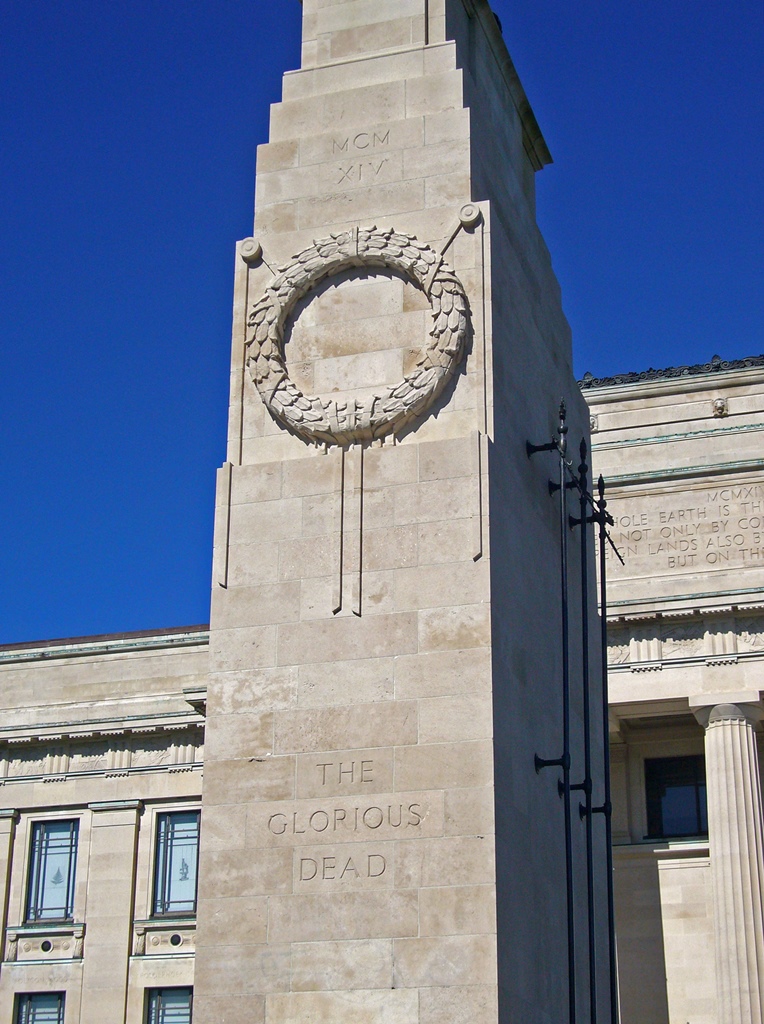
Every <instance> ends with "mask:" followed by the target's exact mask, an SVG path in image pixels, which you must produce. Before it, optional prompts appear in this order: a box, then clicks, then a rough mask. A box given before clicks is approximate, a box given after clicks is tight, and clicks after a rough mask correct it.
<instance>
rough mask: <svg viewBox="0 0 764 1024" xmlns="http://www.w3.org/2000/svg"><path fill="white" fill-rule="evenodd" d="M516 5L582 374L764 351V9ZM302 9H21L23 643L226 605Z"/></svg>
mask: <svg viewBox="0 0 764 1024" xmlns="http://www.w3.org/2000/svg"><path fill="white" fill-rule="evenodd" d="M381 2H382V0H381ZM494 7H495V9H496V11H497V13H498V14H499V16H500V18H501V20H502V22H503V26H504V35H505V38H506V40H507V44H508V46H509V50H510V52H511V54H512V56H513V58H514V61H515V63H516V65H517V68H518V71H519V72H520V75H521V78H522V80H523V83H524V85H525V88H526V91H527V93H528V95H529V98H530V100H531V103H532V105H533V107H534V110H535V113H536V116H537V118H538V120H539V122H540V124H541V127H542V130H543V131H544V134H545V136H546V139H547V142H548V143H549V146H550V149H551V151H552V154H553V156H554V158H555V163H554V164H553V165H552V166H551V167H548V168H547V169H545V170H544V171H543V172H541V174H540V175H539V176H538V179H537V181H538V193H539V220H540V223H541V226H542V230H543V231H544V234H545V236H546V239H547V242H548V244H549V248H550V250H551V252H552V255H553V259H554V263H555V267H556V270H557V273H558V276H559V277H560V280H561V282H562V287H563V299H564V303H565V307H566V310H567V313H568V317H569V319H570V321H571V324H572V326H573V332H574V339H575V351H576V369H577V372H578V373H579V374H582V373H583V372H584V371H585V370H591V371H593V372H594V373H595V374H597V375H602V374H608V373H613V372H618V371H624V370H631V369H642V368H644V367H646V366H649V365H653V366H666V365H672V364H677V363H687V362H698V361H705V360H707V359H709V358H710V357H711V355H712V354H713V353H715V352H718V353H719V354H721V355H722V356H723V357H724V358H735V357H739V356H743V355H748V354H754V353H756V354H758V353H760V352H763V351H764V330H763V328H762V320H763V317H762V313H763V308H762V307H763V305H764V300H763V298H762V296H763V295H764V287H762V286H763V285H764V219H763V216H762V198H761V193H762V178H763V177H764V174H763V172H762V168H763V167H764V141H763V139H764V132H763V131H762V129H763V128H764V72H763V68H764V16H763V14H762V10H763V8H762V3H761V0H730V2H727V3H721V2H720V0H640V2H638V3H636V2H634V0H596V2H595V0H575V2H571V0H495V2H494ZM299 18H300V5H299V3H298V0H270V2H265V0H194V2H192V3H179V2H178V0H129V2H128V0H109V2H104V0H0V96H2V101H0V131H1V132H2V136H1V138H0V188H1V191H2V197H3V200H2V216H1V217H0V260H1V261H2V267H1V268H0V269H1V273H0V346H1V351H2V373H1V374H0V417H2V424H3V429H2V444H1V445H0V488H1V490H0V526H1V527H2V535H1V537H2V539H1V543H0V581H1V582H0V642H14V641H22V640H30V639H41V638H47V637H56V636H72V635H82V634H90V633H99V632H110V631H120V630H132V629H144V628H145V629H148V628H154V627H164V626H174V625H184V624H190V623H198V622H205V621H206V619H207V614H208V605H209V577H210V549H211V534H212V504H213V483H214V473H215V468H216V466H218V465H219V464H220V463H221V462H222V461H223V459H224V458H225V447H224V438H225V422H226V403H227V372H228V358H229V343H230V308H231V277H232V266H233V247H234V242H235V241H236V239H238V238H242V237H245V236H246V235H248V234H250V232H251V229H252V224H251V218H252V213H251V211H252V188H253V173H254V151H255V146H256V144H257V143H258V142H261V141H264V140H265V139H266V135H267V117H268V104H269V103H270V102H273V101H275V100H277V99H278V98H279V93H280V76H281V72H282V71H283V70H285V69H287V68H293V67H296V66H297V65H298V41H299Z"/></svg>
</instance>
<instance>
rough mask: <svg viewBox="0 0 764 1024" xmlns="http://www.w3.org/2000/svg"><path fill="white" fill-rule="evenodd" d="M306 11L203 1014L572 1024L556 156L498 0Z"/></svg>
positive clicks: (278, 156)
mask: <svg viewBox="0 0 764 1024" xmlns="http://www.w3.org/2000/svg"><path fill="white" fill-rule="evenodd" d="M302 17H303V41H302V67H301V68H300V69H299V70H297V71H291V72H288V73H287V74H285V75H284V79H283V98H282V101H281V102H280V103H277V104H275V105H274V106H273V108H272V112H271V122H270V136H269V142H268V143H267V144H266V145H264V146H262V147H260V149H259V152H258V161H257V182H256V203H255V222H254V232H253V236H252V238H248V239H245V240H244V241H243V242H241V243H239V245H238V249H237V254H236V276H235V299H234V321H233V351H232V361H231V391H230V417H229V435H228V456H227V461H226V463H225V464H224V466H223V467H222V469H221V470H220V472H219V477H218V488H217V509H216V527H215V551H214V566H213V594H212V609H211V630H210V675H209V686H208V693H207V726H206V752H205V768H204V776H205V777H204V787H203V802H202V819H201V820H202V826H201V854H200V884H199V920H198V934H197V954H196V971H195V981H194V1021H195V1024H260V1022H265V1024H307V1022H310V1024H493V1022H496V1021H498V1020H502V1021H507V1022H508V1021H518V1022H519V1021H523V1022H524V1024H530V1022H536V1021H538V1022H542V1021H544V1022H547V1021H548V1022H552V1021H554V1022H555V1024H557V1022H559V1021H561V1020H563V1019H567V1014H568V978H567V973H566V958H567V952H566V948H567V947H566V918H565V914H566V910H565V858H564V849H563V840H562V811H561V801H560V799H559V795H558V792H557V779H556V774H555V773H551V772H550V773H546V774H544V773H542V774H540V775H539V774H537V773H536V772H535V771H534V754H536V753H537V752H539V753H541V754H542V755H544V756H550V757H551V756H553V754H554V753H555V751H556V748H557V747H558V746H559V743H560V736H561V728H562V725H561V710H560V699H559V693H560V676H561V660H562V656H561V653H560V643H559V633H560V575H559V573H560V567H559V563H558V561H557V551H558V546H559V533H560V531H559V521H560V520H559V512H558V506H557V504H556V501H555V500H554V499H552V498H550V495H549V489H548V478H549V476H550V475H553V474H554V467H555V465H556V461H555V460H556V455H555V454H554V453H550V454H549V455H542V456H538V457H536V458H534V459H529V458H528V457H527V455H526V449H525V443H526V440H527V439H531V440H532V441H539V440H541V441H546V440H548V439H549V438H550V437H552V436H553V435H554V431H555V429H556V426H557V410H558V406H559V402H560V398H561V397H564V399H565V401H566V402H567V405H568V423H569V427H570V438H571V442H572V441H573V440H574V439H575V442H576V444H577V443H578V439H579V438H581V437H582V436H583V435H584V434H585V433H586V431H587V429H588V427H587V424H588V414H587V412H586V408H585V406H584V403H583V400H582V399H581V397H580V395H579V392H578V388H577V386H576V384H575V381H574V378H573V374H572V369H571V343H570V331H569V327H568V324H567V322H566V320H565V317H564V315H563V313H562V309H561V304H560V295H559V286H558V283H557V281H556V279H555V276H554V273H553V271H552V267H551V262H550V258H549V253H548V251H547V249H546V247H545V245H544V242H543V240H542V238H541V235H540V233H539V230H538V227H537V225H536V219H535V212H534V177H535V174H536V172H537V171H539V170H540V169H541V168H542V167H543V166H544V165H545V164H546V163H548V162H549V161H550V159H551V158H550V156H549V153H548V150H547V147H546V144H545V142H544V139H543V138H542V135H541V133H540V130H539V128H538V125H537V123H536V120H535V118H534V116H533V113H532V112H531V109H530V106H529V103H528V100H527V98H526V96H525V94H524V92H523V89H522V86H521V85H520V82H519V80H518V77H517V74H516V72H515V69H514V67H513V65H512V61H511V59H510V57H509V54H508V52H507V49H506V46H505V43H504V40H503V37H502V34H501V29H500V26H499V25H498V23H497V21H496V18H495V16H494V14H493V13H492V11H491V9H490V6H489V4H488V3H487V2H486V0H375V2H372V0H304V2H303V8H302ZM577 543H578V542H577V540H576V538H575V537H572V539H571V544H573V545H574V546H575V545H576V544H577ZM595 705H596V702H595ZM573 713H574V716H575V715H576V714H578V715H579V717H580V709H579V708H578V705H577V703H576V701H574V704H573ZM594 713H596V714H600V713H601V712H600V710H599V708H597V707H596V706H595V708H594V710H593V714H594ZM573 753H574V759H575V757H576V756H578V752H577V748H575V747H574V751H573ZM553 776H554V777H553ZM576 825H578V814H577V813H576ZM582 837H583V829H579V828H575V829H574V840H575V848H574V850H573V853H574V855H575V857H576V858H577V860H576V871H579V870H580V864H581V856H582V854H581V850H582V842H583V838H582ZM577 970H578V971H579V972H580V974H581V977H582V978H585V976H586V971H587V965H586V963H585V962H583V961H581V962H580V963H579V964H578V967H577ZM582 1005H583V1003H582Z"/></svg>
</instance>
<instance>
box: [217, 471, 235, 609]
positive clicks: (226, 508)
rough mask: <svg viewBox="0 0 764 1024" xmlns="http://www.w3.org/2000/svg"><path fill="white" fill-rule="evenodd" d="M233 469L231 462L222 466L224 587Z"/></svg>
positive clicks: (223, 584) (224, 584)
mask: <svg viewBox="0 0 764 1024" xmlns="http://www.w3.org/2000/svg"><path fill="white" fill-rule="evenodd" d="M232 469H233V466H232V465H231V463H230V462H224V463H223V466H222V470H221V472H222V475H223V480H222V490H223V497H224V504H223V508H222V515H223V528H222V534H223V553H222V565H221V567H220V577H219V579H218V585H219V586H221V587H223V588H224V589H225V588H226V587H227V586H228V551H229V547H230V544H231V481H232V472H231V471H232Z"/></svg>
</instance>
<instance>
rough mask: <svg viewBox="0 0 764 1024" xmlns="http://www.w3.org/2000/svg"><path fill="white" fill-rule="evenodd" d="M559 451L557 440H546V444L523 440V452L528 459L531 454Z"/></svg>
mask: <svg viewBox="0 0 764 1024" xmlns="http://www.w3.org/2000/svg"><path fill="white" fill-rule="evenodd" d="M556 451H559V449H558V446H557V442H556V441H555V440H552V441H547V443H546V444H531V442H530V441H526V442H525V454H526V455H527V456H528V458H529V459H530V458H531V456H532V455H538V453H539V452H556Z"/></svg>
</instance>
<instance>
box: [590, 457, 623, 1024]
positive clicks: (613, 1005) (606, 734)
mask: <svg viewBox="0 0 764 1024" xmlns="http://www.w3.org/2000/svg"><path fill="white" fill-rule="evenodd" d="M597 489H598V493H599V500H598V502H597V519H598V522H599V562H600V630H601V645H602V742H603V745H604V746H603V757H604V762H605V763H604V768H605V772H604V774H605V802H604V804H603V805H602V807H597V808H594V810H595V811H598V812H601V813H603V814H604V815H605V842H606V844H607V845H606V857H607V923H608V960H609V966H610V1018H611V1024H618V971H617V962H616V948H615V892H614V887H613V822H612V817H613V806H612V803H611V791H610V717H609V713H608V707H609V701H608V679H607V579H606V576H607V574H606V569H605V565H606V563H605V551H606V547H605V545H606V543H607V540H608V535H607V522H608V513H607V511H606V509H607V502H606V501H605V481H604V479H603V477H602V474H600V478H599V480H598V481H597ZM611 521H612V520H611Z"/></svg>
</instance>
